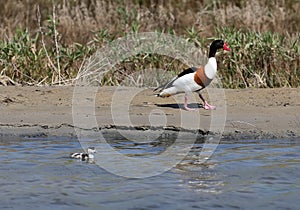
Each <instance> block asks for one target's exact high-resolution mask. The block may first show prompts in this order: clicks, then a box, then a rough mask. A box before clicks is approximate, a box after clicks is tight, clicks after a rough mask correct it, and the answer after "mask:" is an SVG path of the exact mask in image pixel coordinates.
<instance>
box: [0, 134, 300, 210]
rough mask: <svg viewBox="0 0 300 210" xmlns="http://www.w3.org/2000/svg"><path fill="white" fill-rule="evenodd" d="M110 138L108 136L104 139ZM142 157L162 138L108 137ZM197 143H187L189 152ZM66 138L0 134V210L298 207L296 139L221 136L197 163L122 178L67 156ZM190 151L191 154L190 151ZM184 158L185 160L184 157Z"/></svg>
mask: <svg viewBox="0 0 300 210" xmlns="http://www.w3.org/2000/svg"><path fill="white" fill-rule="evenodd" d="M112 140H113V139H112ZM114 144H116V145H115V146H118V145H117V144H119V149H120V150H123V152H124V151H126V154H129V155H130V154H131V155H132V156H134V155H139V156H142V155H143V153H142V151H143V150H144V149H145V151H146V152H145V153H147V155H149V148H151V147H152V150H150V151H151V152H152V153H153V151H155V150H159V151H161V150H163V149H164V148H162V147H164V146H165V145H166V144H161V146H158V145H156V146H155V147H154V146H153V145H150V144H149V145H146V146H145V144H144V145H142V146H141V145H139V144H134V145H136V147H135V146H134V145H132V144H131V143H128V141H127V140H126V139H123V140H118V141H117V142H114ZM199 148H201V143H199V144H196V145H195V149H194V151H193V154H195V153H197V149H199ZM77 151H81V149H80V145H79V143H78V142H77V141H76V140H75V139H69V138H57V137H56V138H48V137H47V138H23V139H22V138H15V139H12V138H10V139H2V140H0V209H57V210H58V209H211V208H214V209H216V208H219V209H240V208H241V209H257V208H260V209H289V208H290V209H298V208H299V205H300V199H299V195H300V176H299V169H300V152H299V151H300V140H252V141H251V140H248V141H237V142H222V143H221V144H220V145H219V146H218V148H217V150H216V151H215V153H214V155H213V157H212V158H211V160H209V161H208V162H207V163H205V164H202V165H196V164H189V165H179V166H177V167H175V168H173V169H172V170H170V171H168V172H166V173H163V174H161V175H159V176H154V177H150V178H146V179H128V178H123V177H119V176H116V175H113V174H111V173H108V172H106V171H105V170H103V169H101V168H100V167H99V166H98V165H97V164H93V163H86V162H82V161H78V160H73V159H69V158H68V155H69V153H70V152H77ZM191 156H192V155H191ZM191 160H192V158H191Z"/></svg>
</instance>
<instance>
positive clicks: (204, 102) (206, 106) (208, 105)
mask: <svg viewBox="0 0 300 210" xmlns="http://www.w3.org/2000/svg"><path fill="white" fill-rule="evenodd" d="M198 94H199V97H200V98H201V100H202V101H203V108H204V109H206V110H215V109H216V107H215V106H212V105H210V104H208V103H207V101H206V100H205V99H204V98H203V96H202V94H201V93H200V92H198Z"/></svg>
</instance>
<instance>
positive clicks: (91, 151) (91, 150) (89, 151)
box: [87, 147, 96, 154]
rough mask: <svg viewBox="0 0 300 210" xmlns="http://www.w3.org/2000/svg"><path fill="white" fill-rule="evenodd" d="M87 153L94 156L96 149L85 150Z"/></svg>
mask: <svg viewBox="0 0 300 210" xmlns="http://www.w3.org/2000/svg"><path fill="white" fill-rule="evenodd" d="M87 152H88V154H94V153H96V149H95V147H89V148H88V149H87Z"/></svg>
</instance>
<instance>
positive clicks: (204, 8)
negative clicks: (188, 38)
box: [0, 0, 300, 44]
mask: <svg viewBox="0 0 300 210" xmlns="http://www.w3.org/2000/svg"><path fill="white" fill-rule="evenodd" d="M0 3H1V5H2V6H3V8H4V9H3V10H2V12H1V14H0V37H1V38H3V37H5V36H8V37H10V36H12V35H13V34H14V32H15V30H16V28H17V27H21V28H29V31H31V32H34V31H36V30H37V28H38V25H37V18H36V9H37V5H39V7H40V8H41V13H42V19H43V21H46V20H47V16H48V15H51V14H52V3H51V1H49V0H26V1H16V0H12V1H4V0H0ZM56 5H57V13H58V17H59V25H60V27H59V29H58V30H59V32H60V34H61V36H62V37H61V41H63V42H64V43H66V44H70V43H73V42H79V43H83V44H85V43H86V42H88V41H90V40H91V39H92V38H93V35H94V34H93V32H96V31H99V30H107V31H108V32H109V33H110V34H112V35H113V36H122V35H124V34H125V33H127V32H132V30H139V31H140V32H144V31H155V30H161V31H175V32H176V33H178V34H183V33H184V32H185V30H186V28H191V27H192V26H194V27H195V29H196V30H201V31H202V35H203V36H212V35H213V34H214V28H215V27H216V26H235V27H236V28H246V29H251V30H255V31H259V32H265V31H273V32H278V33H282V34H286V33H288V34H290V35H291V34H295V33H296V32H299V31H300V30H299V29H300V15H299V11H300V3H299V1H296V0H281V1H280V0H277V1H268V0H253V1H243V0H231V1H221V0H216V1H213V0H202V1H199V0H186V1H181V0H173V1H162V0H149V1H145V0H135V1H129V0H123V1H122V0H120V1H113V0H81V1H75V0H69V1H68V0H64V1H57V3H56Z"/></svg>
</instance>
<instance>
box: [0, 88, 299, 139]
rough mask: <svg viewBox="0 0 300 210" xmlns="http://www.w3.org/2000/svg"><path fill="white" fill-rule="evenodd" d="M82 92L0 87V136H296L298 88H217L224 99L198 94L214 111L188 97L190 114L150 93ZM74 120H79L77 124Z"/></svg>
mask: <svg viewBox="0 0 300 210" xmlns="http://www.w3.org/2000/svg"><path fill="white" fill-rule="evenodd" d="M88 91H89V90H83V91H82V93H83V94H81V95H80V96H75V95H76V91H74V87H71V86H68V87H58V86H55V87H21V86H8V87H1V90H0V102H1V103H0V136H2V137H5V138H9V137H18V136H19V137H20V136H27V137H38V136H65V137H70V138H76V131H78V130H86V131H88V130H91V131H97V130H100V131H101V132H106V131H110V132H118V130H132V131H133V132H135V131H152V130H153V131H154V130H160V131H166V132H178V131H181V132H185V133H190V134H192V135H197V136H198V137H199V138H202V137H205V136H208V135H220V134H222V139H226V140H230V139H234V140H237V139H246V138H247V139H249V138H250V139H258V138H259V139H286V138H288V139H292V138H299V137H300V89H299V88H298V89H297V88H280V89H243V90H230V89H229V90H228V89H226V90H223V89H222V94H223V95H222V96H224V98H220V97H218V96H217V97H214V96H212V94H213V93H214V92H213V91H209V90H208V91H204V92H203V94H204V96H205V97H207V98H208V99H209V100H210V101H211V102H212V103H213V104H214V105H217V110H215V111H207V110H204V109H203V108H201V103H200V100H199V99H198V98H197V97H195V98H194V97H193V95H191V96H190V98H189V99H190V106H191V107H195V108H196V109H197V110H196V111H193V112H187V111H185V110H183V109H182V106H183V105H182V103H183V96H182V95H179V96H176V97H170V98H166V99H165V98H158V97H155V96H154V95H153V93H152V90H150V89H142V88H127V87H118V88H116V87H102V88H99V89H97V91H96V92H94V94H92V95H91V94H89V92H88ZM218 91H219V90H218ZM74 93H75V94H74ZM85 93H86V94H85ZM91 96H94V97H91ZM74 98H75V99H76V100H75V101H74ZM128 98H129V99H128ZM74 103H75V104H76V103H77V105H76V106H80V109H79V112H80V113H77V112H75V111H76V110H75V111H74ZM126 103H128V104H126ZM124 107H125V108H124ZM126 107H127V108H128V110H126ZM81 110H82V111H81ZM91 110H94V111H92V112H91ZM77 111H78V110H77ZM90 113H94V114H93V117H94V118H95V119H96V120H97V125H96V127H95V126H94V125H92V124H89V120H90V119H94V118H90V117H91V116H90ZM81 115H82V116H81ZM74 116H80V117H79V121H80V122H79V125H78V123H77V124H76V122H74ZM128 116H129V119H130V121H129V122H128V121H126V119H127V118H128ZM212 119H214V120H215V122H214V124H213V123H212ZM85 120H87V123H85ZM183 120H186V121H185V123H182V121H183ZM197 120H199V123H198V121H197ZM223 120H224V125H223ZM81 121H82V122H81ZM195 122H196V123H195ZM81 123H82V124H81ZM128 123H130V124H128Z"/></svg>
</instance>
